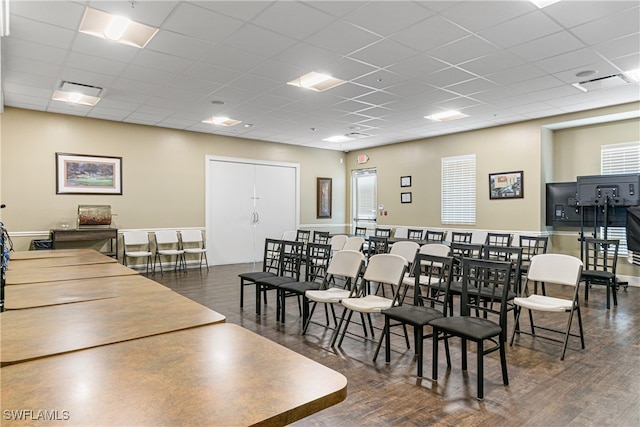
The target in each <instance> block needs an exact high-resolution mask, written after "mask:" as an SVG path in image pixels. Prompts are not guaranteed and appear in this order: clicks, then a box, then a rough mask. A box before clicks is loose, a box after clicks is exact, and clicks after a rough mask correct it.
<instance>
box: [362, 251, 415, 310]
mask: <svg viewBox="0 0 640 427" xmlns="http://www.w3.org/2000/svg"><path fill="white" fill-rule="evenodd" d="M407 265H408V263H407V260H406V259H404V257H401V256H400V255H395V254H377V255H374V256H372V257H371V258H369V262H368V263H367V268H366V270H365V271H364V275H363V279H364V282H376V283H378V285H379V286H383V285H390V286H391V288H392V291H393V298H392V299H394V300H395V299H397V297H398V294H399V292H398V291H399V290H400V285H401V283H402V279H403V278H404V273H405V272H406V271H407ZM365 289H366V287H365Z"/></svg>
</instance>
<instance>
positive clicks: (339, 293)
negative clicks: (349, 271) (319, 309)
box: [304, 288, 351, 304]
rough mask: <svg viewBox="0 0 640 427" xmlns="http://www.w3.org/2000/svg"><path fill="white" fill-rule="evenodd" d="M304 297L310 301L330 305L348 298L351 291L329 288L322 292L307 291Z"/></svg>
mask: <svg viewBox="0 0 640 427" xmlns="http://www.w3.org/2000/svg"><path fill="white" fill-rule="evenodd" d="M304 295H305V297H307V299H308V300H310V301H314V302H321V303H326V304H331V303H338V302H340V301H342V300H343V299H345V298H349V297H350V296H351V291H349V290H347V289H340V288H329V289H325V290H322V291H307V292H305V294H304Z"/></svg>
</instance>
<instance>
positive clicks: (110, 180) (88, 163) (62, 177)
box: [56, 153, 122, 194]
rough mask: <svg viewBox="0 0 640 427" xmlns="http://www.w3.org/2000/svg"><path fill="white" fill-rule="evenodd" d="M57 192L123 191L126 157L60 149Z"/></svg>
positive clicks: (117, 192) (119, 192)
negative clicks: (77, 152) (73, 152)
mask: <svg viewBox="0 0 640 427" xmlns="http://www.w3.org/2000/svg"><path fill="white" fill-rule="evenodd" d="M56 194H122V157H107V156H91V155H85V154H67V153H56Z"/></svg>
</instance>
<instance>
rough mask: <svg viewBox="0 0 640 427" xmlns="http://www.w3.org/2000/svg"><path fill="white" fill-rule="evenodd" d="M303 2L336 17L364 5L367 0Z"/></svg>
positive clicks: (316, 0)
mask: <svg viewBox="0 0 640 427" xmlns="http://www.w3.org/2000/svg"><path fill="white" fill-rule="evenodd" d="M302 3H304V4H306V5H307V6H310V7H313V8H314V9H318V10H322V11H323V12H326V13H328V14H329V15H332V16H335V17H341V16H344V15H346V14H348V13H349V12H351V11H352V10H354V9H357V8H359V7H361V6H362V5H364V4H365V3H366V2H365V1H323V0H320V1H318V0H311V1H303V2H302Z"/></svg>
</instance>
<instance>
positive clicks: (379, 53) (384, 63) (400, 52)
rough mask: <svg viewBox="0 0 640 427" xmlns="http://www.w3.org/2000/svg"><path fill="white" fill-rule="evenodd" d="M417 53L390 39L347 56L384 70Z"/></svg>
mask: <svg viewBox="0 0 640 427" xmlns="http://www.w3.org/2000/svg"><path fill="white" fill-rule="evenodd" d="M417 54H418V52H416V51H415V50H413V49H411V48H408V47H405V46H403V45H401V44H400V43H397V42H395V41H393V40H391V39H384V40H380V41H379V42H376V43H374V44H371V45H369V46H367V47H365V48H364V49H362V50H359V51H357V52H355V53H352V54H350V55H349V57H350V58H353V59H356V60H358V61H362V62H364V63H367V64H371V65H373V66H376V67H380V68H384V67H388V66H391V65H393V64H395V63H397V62H400V61H404V60H406V59H409V58H411V57H413V56H415V55H417Z"/></svg>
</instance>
